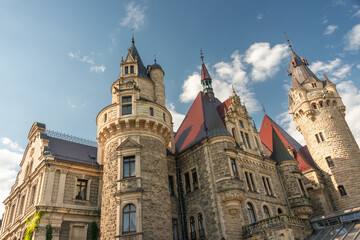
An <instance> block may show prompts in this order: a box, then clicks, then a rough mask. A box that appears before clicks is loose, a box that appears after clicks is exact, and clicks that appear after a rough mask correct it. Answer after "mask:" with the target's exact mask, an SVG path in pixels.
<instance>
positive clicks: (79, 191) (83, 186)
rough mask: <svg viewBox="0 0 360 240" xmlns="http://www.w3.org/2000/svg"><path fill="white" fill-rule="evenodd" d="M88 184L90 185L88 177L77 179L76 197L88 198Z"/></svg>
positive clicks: (80, 198)
mask: <svg viewBox="0 0 360 240" xmlns="http://www.w3.org/2000/svg"><path fill="white" fill-rule="evenodd" d="M87 186H88V180H86V179H78V180H77V183H76V196H75V199H77V200H87V199H86V191H87Z"/></svg>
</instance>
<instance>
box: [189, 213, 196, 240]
mask: <svg viewBox="0 0 360 240" xmlns="http://www.w3.org/2000/svg"><path fill="white" fill-rule="evenodd" d="M190 233H191V240H196V229H195V219H194V217H193V216H191V217H190Z"/></svg>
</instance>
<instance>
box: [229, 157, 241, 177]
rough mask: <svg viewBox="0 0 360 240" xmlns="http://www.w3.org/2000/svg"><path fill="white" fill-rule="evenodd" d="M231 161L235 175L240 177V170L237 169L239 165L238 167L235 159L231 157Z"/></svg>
mask: <svg viewBox="0 0 360 240" xmlns="http://www.w3.org/2000/svg"><path fill="white" fill-rule="evenodd" d="M230 163H231V168H232V171H233V174H234V177H236V178H238V177H239V173H238V170H237V167H236V162H235V159H233V158H230Z"/></svg>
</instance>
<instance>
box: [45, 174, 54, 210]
mask: <svg viewBox="0 0 360 240" xmlns="http://www.w3.org/2000/svg"><path fill="white" fill-rule="evenodd" d="M45 178H47V181H46V183H45V184H46V185H45V192H44V203H45V204H47V203H51V195H52V192H53V185H54V179H55V169H54V168H49V169H48V171H46V172H45Z"/></svg>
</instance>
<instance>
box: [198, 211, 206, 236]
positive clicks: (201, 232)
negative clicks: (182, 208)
mask: <svg viewBox="0 0 360 240" xmlns="http://www.w3.org/2000/svg"><path fill="white" fill-rule="evenodd" d="M198 227H199V237H205V230H204V220H203V216H202V214H201V213H200V214H199V216H198Z"/></svg>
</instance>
